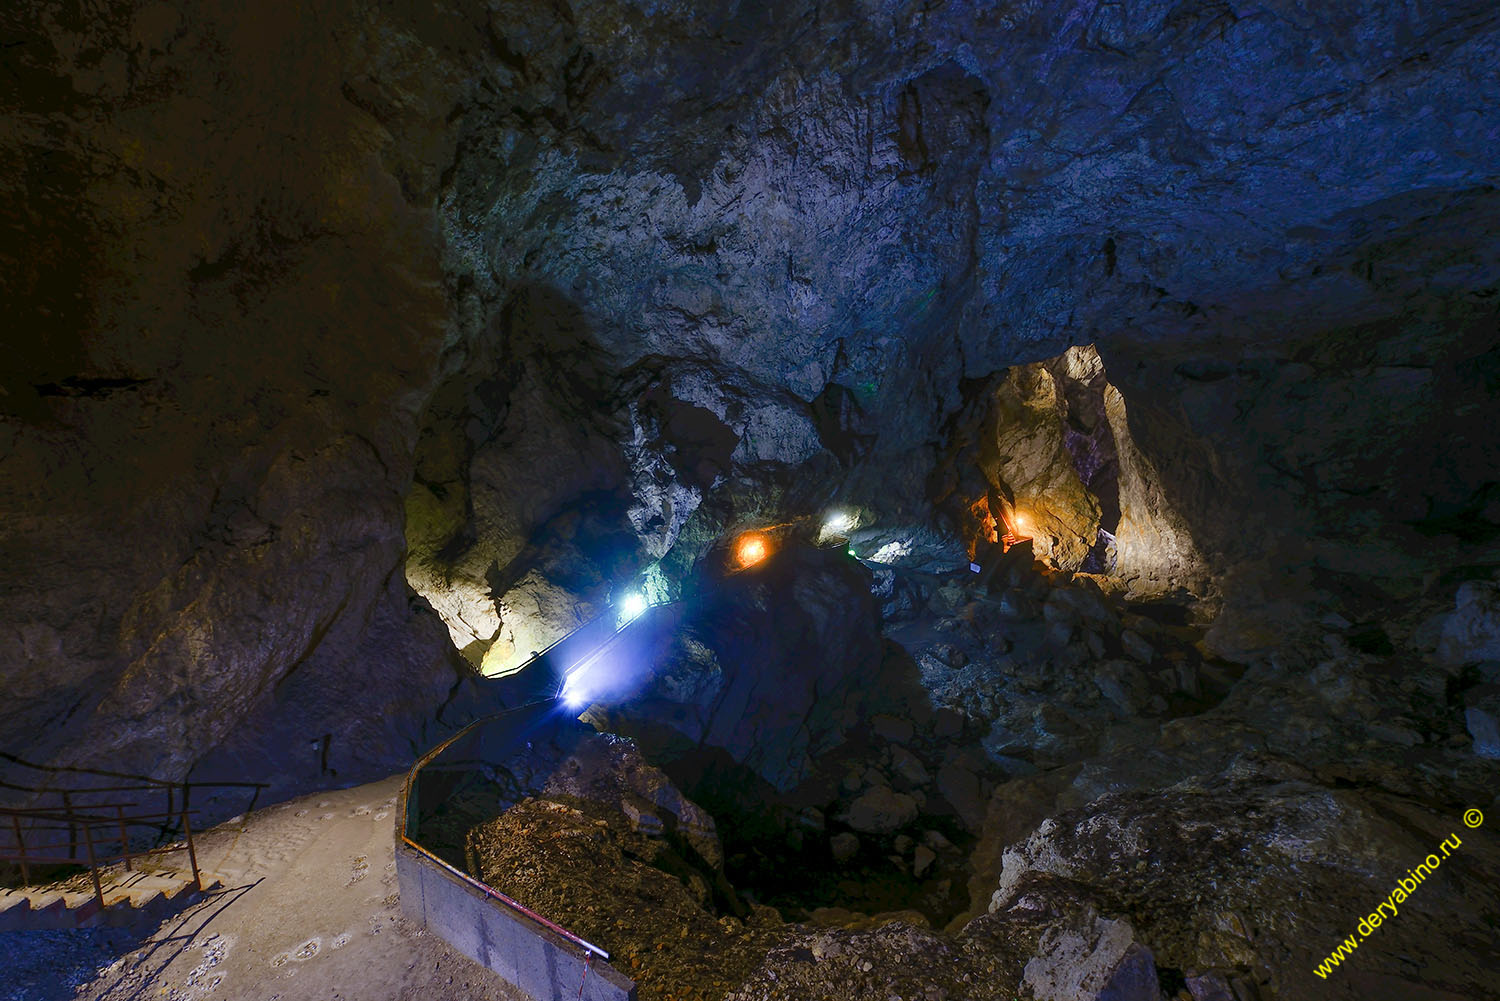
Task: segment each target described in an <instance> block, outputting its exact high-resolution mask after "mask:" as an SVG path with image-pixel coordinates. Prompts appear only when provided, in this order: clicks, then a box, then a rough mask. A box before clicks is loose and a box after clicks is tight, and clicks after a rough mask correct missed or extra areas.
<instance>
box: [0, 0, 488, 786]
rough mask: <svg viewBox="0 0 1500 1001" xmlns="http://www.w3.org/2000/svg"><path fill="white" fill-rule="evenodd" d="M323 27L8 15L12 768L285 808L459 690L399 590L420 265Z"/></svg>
mask: <svg viewBox="0 0 1500 1001" xmlns="http://www.w3.org/2000/svg"><path fill="white" fill-rule="evenodd" d="M332 14H333V12H332V10H331V9H329V8H319V7H317V6H313V7H304V8H299V10H298V11H297V12H294V13H291V14H289V15H288V16H286V17H277V18H272V19H269V20H267V19H263V18H262V17H261V16H260V14H259V13H257V12H255V11H252V10H249V9H246V8H242V7H240V6H238V5H234V4H216V3H210V4H207V5H201V6H198V7H195V8H194V9H193V11H192V12H191V13H190V14H188V13H183V12H179V11H177V10H175V9H173V8H170V7H168V6H166V5H161V4H157V5H146V6H142V7H139V8H137V7H136V6H132V5H119V4H116V5H106V7H104V8H100V9H98V10H97V11H95V12H93V13H91V14H90V15H89V16H88V17H87V18H77V19H75V18H74V17H72V16H71V15H69V14H67V13H66V12H64V11H62V10H61V9H60V8H58V7H56V6H55V5H50V4H25V5H21V6H19V7H16V8H14V9H12V10H10V11H8V12H7V14H6V23H7V28H6V31H7V34H8V36H10V37H14V38H17V39H22V38H24V39H27V41H26V42H25V44H23V45H20V46H18V47H15V48H13V49H12V50H11V56H8V57H7V65H8V66H9V67H10V70H9V71H8V72H7V74H6V82H5V83H4V84H0V87H3V89H4V97H3V98H0V106H3V108H4V109H5V110H4V127H3V128H0V136H3V138H0V162H3V163H4V165H5V166H4V169H3V170H0V175H3V177H4V178H5V180H4V181H3V185H4V191H3V195H4V201H5V203H6V204H7V206H9V208H8V209H7V210H6V215H7V222H6V224H5V226H4V227H3V230H4V236H3V237H0V282H3V283H4V287H3V291H0V298H3V299H4V301H5V302H6V312H7V314H8V316H7V320H6V333H5V334H4V335H3V340H4V351H3V352H0V353H3V355H4V360H3V362H0V553H3V569H0V662H3V664H4V668H3V669H0V748H3V749H4V750H5V751H7V752H10V753H13V754H17V755H20V756H22V757H24V758H27V759H29V760H34V761H36V762H38V763H41V764H49V763H51V764H78V765H96V766H101V765H102V766H107V767H110V768H113V769H116V770H119V771H123V772H126V773H133V774H140V775H152V776H156V777H161V778H171V779H180V778H182V777H184V776H185V775H187V774H189V773H190V772H191V773H192V774H194V775H200V774H201V775H203V776H204V777H219V778H227V777H234V778H241V779H246V778H249V779H261V780H265V781H268V782H270V783H271V784H272V786H273V787H274V789H275V790H276V791H277V792H281V793H285V792H288V791H291V790H293V789H295V788H299V787H302V788H305V787H306V786H307V785H309V784H311V783H315V782H329V781H339V782H343V781H350V780H356V779H360V778H370V777H374V776H375V775H383V774H388V773H389V771H390V770H391V769H392V768H393V767H397V766H399V763H401V762H404V761H407V760H409V758H410V755H411V753H412V751H413V749H415V748H418V747H421V746H423V745H424V744H425V743H427V742H428V741H430V740H431V739H433V735H434V734H435V733H436V732H437V730H436V724H437V715H438V712H439V710H440V708H441V707H442V705H443V704H444V703H445V702H446V701H447V700H448V699H449V697H450V695H452V694H453V693H454V692H455V690H456V689H457V688H458V686H460V684H461V681H462V679H463V670H462V665H461V664H459V663H457V662H455V661H454V660H453V659H452V657H451V650H450V649H449V647H448V645H447V643H446V641H445V640H444V638H443V635H442V632H441V629H435V628H434V627H435V626H437V625H438V620H437V619H436V617H434V616H433V615H432V614H431V611H430V610H429V609H428V608H426V607H425V603H423V602H420V601H416V602H413V601H411V600H410V599H409V594H408V592H407V590H406V588H405V586H404V583H403V581H402V563H403V557H404V553H405V542H404V539H403V533H402V514H401V506H402V496H403V494H404V493H405V491H406V489H407V487H408V485H409V483H410V481H411V471H412V464H411V454H412V448H413V444H414V442H415V438H416V434H417V428H418V414H419V412H420V410H421V408H422V404H423V400H424V399H425V397H426V395H427V393H428V391H429V388H430V385H431V382H432V380H433V377H434V375H435V372H436V362H437V356H438V353H439V351H440V349H441V345H442V342H443V339H444V335H445V330H446V329H447V328H448V325H449V320H448V302H447V299H446V297H445V295H444V293H443V290H442V273H443V272H442V268H441V238H440V233H439V230H438V227H436V226H435V225H434V220H433V218H432V215H431V212H430V211H429V205H427V204H423V203H421V202H420V200H416V201H414V200H413V198H412V197H411V192H410V191H409V190H407V189H406V188H404V181H403V178H402V176H401V173H400V171H399V170H394V169H392V166H391V165H390V164H389V163H387V162H386V161H385V160H384V159H383V153H384V151H386V150H387V149H388V148H390V147H391V146H392V144H393V143H394V142H396V138H395V136H394V135H393V134H392V133H390V132H388V131H386V130H385V128H384V127H383V126H382V125H381V124H380V123H378V122H377V121H376V120H375V119H374V118H372V117H371V116H370V115H369V114H368V113H367V112H365V111H362V110H361V109H360V108H359V107H358V106H357V104H356V103H351V101H350V99H349V96H348V95H349V94H350V93H351V91H352V89H353V88H354V83H353V81H354V79H355V78H356V77H361V76H363V75H364V74H365V73H366V72H368V70H369V65H368V60H369V58H370V53H369V52H368V50H367V49H366V48H365V47H364V46H363V45H362V44H361V41H360V39H359V37H358V34H359V33H358V31H354V30H345V28H352V27H353V26H352V25H351V24H350V23H349V22H348V21H347V20H344V19H346V18H347V17H348V15H349V12H348V11H343V12H341V13H340V14H339V15H338V17H339V19H340V23H342V24H343V25H344V28H334V27H332V24H331V22H330V21H329V20H328V19H329V17H330V16H332ZM439 75H441V74H439ZM434 85H435V86H438V87H441V83H440V82H439V81H434ZM404 138H408V139H409V138H411V137H410V136H407V137H404ZM313 742H317V744H318V746H317V747H316V748H315V747H314V746H313ZM325 751H326V753H325ZM335 773H336V778H335V777H334V775H335Z"/></svg>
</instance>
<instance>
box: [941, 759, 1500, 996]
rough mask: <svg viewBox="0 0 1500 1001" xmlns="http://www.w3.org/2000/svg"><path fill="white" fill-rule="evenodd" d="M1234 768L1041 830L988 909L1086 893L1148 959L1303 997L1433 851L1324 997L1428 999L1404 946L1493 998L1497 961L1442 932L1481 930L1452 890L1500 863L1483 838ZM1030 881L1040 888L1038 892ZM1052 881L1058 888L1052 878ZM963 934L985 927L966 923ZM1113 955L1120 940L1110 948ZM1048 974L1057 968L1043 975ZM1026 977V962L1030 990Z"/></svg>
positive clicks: (1468, 905)
mask: <svg viewBox="0 0 1500 1001" xmlns="http://www.w3.org/2000/svg"><path fill="white" fill-rule="evenodd" d="M1236 771H1237V774H1236V775H1234V776H1233V777H1230V776H1225V777H1223V778H1222V779H1220V780H1219V781H1216V782H1213V783H1210V784H1207V785H1198V784H1197V783H1193V782H1184V783H1182V784H1180V785H1178V786H1177V787H1175V788H1172V789H1169V790H1164V791H1162V792H1161V793H1157V794H1149V795H1148V794H1143V793H1142V794H1125V795H1123V796H1105V797H1103V798H1101V799H1099V800H1096V801H1095V802H1093V803H1091V804H1090V805H1089V806H1088V807H1087V808H1085V809H1080V810H1075V811H1068V812H1065V813H1062V814H1060V815H1058V816H1057V817H1055V818H1049V819H1047V820H1045V821H1043V822H1042V823H1041V824H1040V825H1039V826H1038V827H1037V829H1036V830H1035V831H1034V832H1033V833H1032V834H1031V836H1030V837H1029V838H1027V839H1026V840H1025V841H1024V842H1023V843H1018V844H1016V845H1014V846H1012V847H1011V848H1010V849H1008V850H1007V851H1006V853H1005V862H1004V868H1003V870H1002V872H1001V874H1000V881H999V887H998V888H997V889H996V890H995V892H994V895H993V899H992V900H991V902H990V905H989V906H990V912H991V913H992V914H994V913H996V912H1001V913H1003V912H1005V911H1006V910H1007V909H1008V908H1010V907H1012V906H1014V905H1016V904H1017V902H1020V901H1023V900H1024V901H1027V903H1025V904H1023V906H1027V907H1036V906H1038V901H1039V900H1045V899H1046V898H1047V896H1048V895H1049V894H1051V893H1053V892H1055V890H1053V889H1051V887H1056V886H1058V885H1062V886H1079V885H1081V886H1084V887H1087V888H1088V890H1089V892H1091V893H1093V894H1095V895H1096V896H1097V898H1099V899H1107V900H1110V901H1112V902H1113V906H1114V907H1115V908H1117V909H1118V910H1119V911H1120V912H1123V913H1128V914H1131V915H1135V916H1138V917H1137V920H1138V921H1139V926H1138V929H1137V930H1136V932H1134V934H1138V935H1139V936H1140V937H1141V938H1142V939H1143V940H1145V941H1148V942H1150V943H1151V949H1152V951H1153V952H1154V954H1155V959H1156V962H1157V963H1160V964H1162V965H1165V966H1170V967H1172V968H1175V969H1178V970H1188V969H1193V970H1199V971H1209V970H1213V971H1218V972H1219V974H1220V976H1221V977H1222V978H1228V979H1234V978H1242V979H1244V980H1247V981H1250V982H1253V983H1258V984H1260V985H1261V989H1262V990H1263V991H1266V992H1268V993H1270V994H1271V995H1272V996H1276V997H1299V996H1302V995H1303V994H1304V993H1305V988H1303V987H1302V985H1303V984H1304V983H1305V980H1306V978H1308V977H1313V976H1314V974H1313V972H1312V971H1313V969H1314V968H1315V967H1316V966H1317V964H1318V963H1319V962H1321V961H1322V960H1323V959H1324V957H1325V956H1326V955H1327V953H1328V951H1329V950H1331V949H1332V948H1333V947H1334V946H1335V945H1337V944H1338V943H1339V942H1341V941H1343V939H1344V937H1345V936H1347V935H1350V934H1356V932H1355V929H1356V926H1357V925H1359V923H1360V922H1361V920H1363V919H1364V918H1366V917H1367V916H1368V915H1369V914H1371V913H1372V912H1374V911H1375V910H1376V905H1377V904H1378V903H1379V902H1381V901H1387V902H1389V901H1390V900H1391V899H1392V891H1393V890H1395V889H1396V888H1398V887H1399V886H1405V885H1408V884H1401V883H1399V882H1398V881H1399V880H1401V879H1403V878H1406V877H1407V876H1408V870H1409V869H1410V868H1411V867H1413V866H1415V865H1417V864H1418V863H1420V862H1422V861H1423V860H1424V859H1427V856H1428V855H1429V854H1431V853H1434V852H1436V858H1437V864H1436V865H1433V864H1432V861H1433V860H1431V859H1427V862H1428V865H1429V866H1431V869H1432V875H1430V876H1427V875H1425V872H1426V870H1423V872H1424V876H1423V878H1422V879H1421V880H1416V879H1413V880H1410V881H1409V885H1410V886H1411V887H1412V889H1411V890H1410V891H1409V895H1410V900H1409V901H1408V900H1407V896H1408V891H1406V890H1403V891H1402V893H1401V894H1400V896H1399V897H1397V898H1395V899H1396V900H1397V901H1398V903H1396V904H1395V905H1393V906H1395V907H1396V909H1397V910H1398V911H1399V917H1397V918H1396V919H1394V920H1390V919H1389V908H1388V909H1387V911H1386V912H1385V913H1384V914H1383V915H1382V917H1383V918H1386V919H1387V920H1385V921H1383V922H1381V923H1373V922H1372V923H1373V924H1376V927H1377V928H1378V931H1375V932H1372V933H1371V934H1370V935H1369V936H1368V938H1369V942H1368V944H1369V945H1372V946H1373V945H1375V944H1376V943H1377V942H1378V943H1379V944H1380V949H1379V950H1378V955H1377V954H1375V953H1376V952H1377V950H1375V949H1371V950H1370V952H1371V953H1372V954H1371V955H1370V956H1365V955H1364V950H1363V949H1362V950H1361V953H1360V956H1359V963H1358V969H1357V970H1350V971H1345V970H1343V969H1339V970H1338V972H1337V974H1330V975H1329V976H1327V977H1326V978H1323V979H1326V981H1327V985H1326V987H1327V990H1328V991H1329V992H1330V994H1331V996H1334V997H1358V996H1361V995H1362V992H1367V991H1370V990H1375V989H1377V987H1378V988H1381V989H1383V990H1384V991H1386V992H1387V993H1388V994H1389V995H1390V996H1397V995H1402V994H1406V993H1409V992H1413V991H1420V990H1422V987H1421V986H1420V983H1419V981H1420V979H1421V978H1419V977H1417V976H1416V975H1415V971H1413V970H1411V969H1410V968H1407V967H1404V965H1403V964H1402V962H1401V960H1400V959H1399V956H1400V955H1401V954H1402V953H1403V951H1404V950H1406V949H1408V948H1418V949H1419V950H1420V952H1421V953H1422V954H1423V955H1426V956H1431V957H1433V959H1434V961H1436V960H1437V959H1438V957H1439V955H1441V959H1442V962H1443V964H1444V969H1445V970H1446V971H1447V972H1446V974H1445V978H1444V981H1445V983H1446V984H1448V985H1451V987H1450V989H1451V990H1454V991H1456V992H1457V993H1458V994H1459V995H1460V996H1462V995H1463V994H1465V993H1468V992H1474V991H1478V992H1481V993H1482V992H1484V991H1485V990H1488V989H1489V988H1487V987H1482V986H1481V984H1483V983H1485V982H1486V980H1487V978H1488V976H1489V974H1488V972H1487V970H1488V968H1489V964H1491V963H1492V962H1493V960H1491V959H1486V958H1483V957H1482V956H1480V957H1476V956H1475V955H1474V953H1473V951H1472V950H1474V949H1476V948H1477V949H1479V950H1480V951H1481V952H1483V953H1486V954H1488V953H1490V952H1491V951H1492V950H1493V945H1492V944H1490V943H1482V942H1481V941H1480V939H1481V938H1482V936H1480V935H1475V934H1470V933H1468V932H1464V933H1460V934H1455V935H1451V936H1450V935H1445V934H1444V933H1443V932H1441V931H1439V928H1442V927H1446V928H1448V929H1452V930H1456V929H1458V928H1466V929H1471V928H1477V927H1478V925H1477V924H1476V923H1475V921H1476V916H1475V914H1474V913H1473V911H1472V908H1473V907H1474V903H1473V901H1474V900H1475V898H1472V897H1467V896H1466V895H1465V894H1463V893H1462V892H1460V891H1458V890H1457V887H1458V885H1459V884H1460V883H1462V882H1464V881H1466V880H1467V879H1470V878H1483V876H1482V875H1481V874H1483V873H1486V872H1489V871H1491V870H1492V869H1493V868H1494V867H1495V866H1496V864H1497V863H1500V857H1497V856H1496V854H1495V852H1494V846H1493V845H1492V844H1491V842H1490V840H1489V839H1487V838H1484V837H1483V836H1481V835H1475V834H1473V833H1472V832H1470V831H1469V830H1468V829H1467V828H1464V827H1463V826H1462V824H1461V822H1460V821H1459V820H1458V819H1457V817H1456V816H1455V817H1452V818H1435V817H1433V816H1432V815H1431V813H1430V812H1429V811H1427V810H1425V809H1420V808H1415V809H1414V808H1412V807H1411V806H1410V805H1409V804H1405V803H1403V802H1401V801H1400V800H1399V799H1396V798H1392V797H1388V796H1384V795H1381V794H1378V793H1373V794H1371V793H1338V792H1332V791H1329V790H1326V789H1321V788H1318V787H1316V786H1315V785H1312V784H1309V783H1307V782H1305V781H1298V780H1296V779H1290V780H1289V777H1288V776H1287V775H1285V774H1282V775H1276V774H1274V770H1273V771H1272V773H1267V772H1266V771H1264V770H1260V772H1259V774H1257V769H1256V767H1255V766H1254V765H1251V764H1250V763H1249V762H1244V763H1242V764H1241V765H1240V767H1239V768H1237V769H1236ZM1268 779H1269V781H1268ZM1455 842H1457V843H1455ZM1444 845H1446V846H1447V849H1446V850H1445V848H1444ZM1039 873H1044V874H1046V875H1047V877H1048V879H1043V880H1040V881H1038V880H1037V874H1039ZM1053 877H1061V878H1062V880H1063V881H1064V882H1063V883H1062V884H1058V883H1054V882H1049V880H1050V879H1051V878H1053ZM1444 888H1451V889H1452V891H1453V892H1444ZM1076 892H1077V891H1076V890H1068V891H1067V894H1066V895H1065V897H1066V896H1071V895H1072V894H1076ZM1273 899H1275V900H1279V901H1281V903H1280V905H1275V904H1273V903H1272V900H1273ZM1169 901H1170V903H1169ZM979 920H980V922H983V921H985V920H987V919H983V918H981V919H979ZM981 927H982V926H981ZM968 933H969V934H977V933H979V929H978V928H976V927H975V926H974V925H973V924H971V925H970V927H969V930H968ZM1120 937H1123V938H1124V941H1125V943H1126V944H1128V942H1129V941H1130V935H1129V934H1128V933H1127V934H1125V935H1123V936H1121V935H1119V934H1117V933H1116V930H1111V929H1110V928H1109V927H1108V919H1106V921H1105V926H1104V927H1101V928H1099V929H1098V930H1097V932H1096V936H1095V938H1094V939H1093V940H1092V944H1090V940H1089V938H1088V937H1087V936H1084V937H1083V938H1081V939H1078V940H1077V941H1075V944H1074V948H1075V951H1079V950H1083V951H1093V952H1098V951H1100V950H1102V949H1103V948H1104V946H1105V945H1106V943H1108V942H1110V941H1113V940H1114V939H1115V938H1120ZM1415 943H1421V944H1420V945H1419V946H1418V945H1415ZM1085 946H1088V947H1089V948H1088V949H1085V948H1084V947H1085ZM1123 951H1124V946H1123V945H1116V946H1114V947H1113V948H1112V949H1110V950H1108V952H1109V953H1111V954H1113V955H1117V956H1118V955H1120V954H1122V953H1123ZM1039 965H1041V964H1039ZM1104 965H1106V966H1107V964H1104ZM1038 972H1040V971H1038ZM1058 972H1059V971H1058V970H1057V968H1056V967H1053V968H1052V970H1051V974H1050V975H1051V976H1052V977H1054V978H1055V977H1056V976H1057V974H1058ZM1031 973H1032V971H1031V968H1030V967H1029V966H1028V969H1027V975H1028V981H1030V980H1031V979H1032V977H1031ZM1039 982H1041V981H1039ZM1046 983H1049V984H1055V980H1049V981H1046ZM1324 986H1325V985H1324V983H1323V980H1320V981H1319V987H1320V988H1323V987H1324ZM1047 996H1054V995H1053V994H1049V995H1047ZM1057 996H1061V995H1057Z"/></svg>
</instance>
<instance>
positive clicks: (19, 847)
mask: <svg viewBox="0 0 1500 1001" xmlns="http://www.w3.org/2000/svg"><path fill="white" fill-rule="evenodd" d="M10 822H11V824H12V825H14V826H15V829H16V851H18V852H20V853H21V882H22V883H25V884H28V885H29V884H30V883H31V872H30V870H29V869H28V868H27V865H26V841H25V840H24V839H23V838H22V837H21V818H20V817H17V816H16V815H14V814H12V815H11V818H10Z"/></svg>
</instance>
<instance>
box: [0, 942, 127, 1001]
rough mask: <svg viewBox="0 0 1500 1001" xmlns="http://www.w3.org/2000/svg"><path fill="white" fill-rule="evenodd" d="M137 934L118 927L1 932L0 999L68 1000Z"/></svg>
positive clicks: (1, 1000)
mask: <svg viewBox="0 0 1500 1001" xmlns="http://www.w3.org/2000/svg"><path fill="white" fill-rule="evenodd" d="M141 938H142V935H141V933H140V932H134V931H129V930H126V929H122V928H80V929H71V930H66V931H64V930H56V929H46V930H39V931H8V932H0V969H3V970H4V971H5V975H4V977H3V983H0V1001H59V999H71V998H72V997H73V995H74V994H75V992H76V991H77V990H78V988H80V987H82V986H83V985H84V984H87V983H89V982H91V981H92V980H94V979H95V978H96V977H97V976H98V975H99V974H100V973H101V972H102V971H103V970H104V969H105V968H106V967H108V966H109V965H110V964H112V963H114V962H115V961H116V960H117V959H119V958H120V957H121V956H123V955H124V954H125V953H127V952H129V951H130V950H131V949H133V948H135V947H136V946H137V945H138V944H139V943H140V941H141Z"/></svg>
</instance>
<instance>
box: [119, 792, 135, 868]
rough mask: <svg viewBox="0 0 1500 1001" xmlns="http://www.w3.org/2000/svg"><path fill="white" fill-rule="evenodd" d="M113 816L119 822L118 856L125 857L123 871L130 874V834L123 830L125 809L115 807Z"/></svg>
mask: <svg viewBox="0 0 1500 1001" xmlns="http://www.w3.org/2000/svg"><path fill="white" fill-rule="evenodd" d="M115 816H116V817H118V818H119V820H120V854H121V855H124V856H125V871H126V872H131V871H132V870H131V868H130V832H128V831H127V830H126V829H125V808H124V807H123V806H116V807H115Z"/></svg>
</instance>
